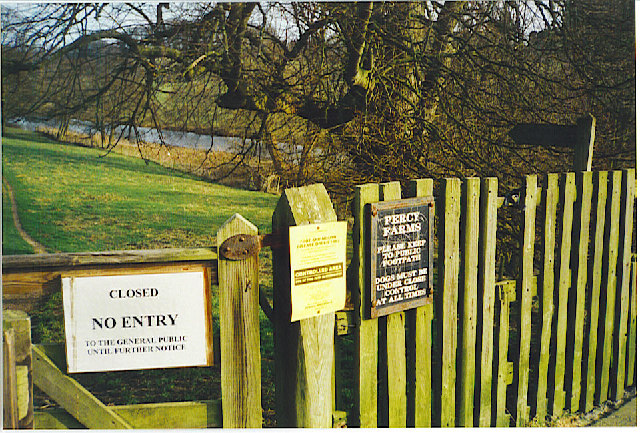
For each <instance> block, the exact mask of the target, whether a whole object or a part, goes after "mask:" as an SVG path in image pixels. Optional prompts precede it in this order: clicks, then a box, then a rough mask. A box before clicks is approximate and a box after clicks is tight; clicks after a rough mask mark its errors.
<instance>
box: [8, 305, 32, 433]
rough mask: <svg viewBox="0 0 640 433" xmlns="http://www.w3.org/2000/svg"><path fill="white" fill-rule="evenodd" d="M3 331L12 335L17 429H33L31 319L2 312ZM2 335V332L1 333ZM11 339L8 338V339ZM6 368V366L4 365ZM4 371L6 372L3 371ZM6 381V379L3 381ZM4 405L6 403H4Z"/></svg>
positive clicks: (24, 314) (14, 313)
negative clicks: (7, 331)
mask: <svg viewBox="0 0 640 433" xmlns="http://www.w3.org/2000/svg"><path fill="white" fill-rule="evenodd" d="M2 328H3V330H11V331H9V334H11V333H13V335H14V347H13V350H11V349H9V350H8V351H7V352H8V353H9V354H11V352H13V356H14V362H15V390H16V400H17V412H18V414H17V419H18V424H17V427H18V428H21V429H32V428H33V375H32V370H31V319H30V318H29V316H28V315H27V314H26V313H24V312H22V311H15V310H4V311H3V312H2ZM3 334H4V332H3ZM10 338H11V337H9V339H10ZM5 367H6V365H5ZM5 371H6V370H5ZM5 380H6V379H5ZM5 404H6V403H5Z"/></svg>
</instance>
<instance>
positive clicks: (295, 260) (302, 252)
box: [289, 221, 347, 322]
mask: <svg viewBox="0 0 640 433" xmlns="http://www.w3.org/2000/svg"><path fill="white" fill-rule="evenodd" d="M289 248H290V250H289V251H290V253H291V321H292V322H295V321H297V320H300V319H307V318H309V317H314V316H319V315H321V314H326V313H331V312H333V311H337V310H340V309H341V308H343V307H344V304H345V302H346V295H347V279H346V270H347V266H346V261H347V223H346V221H338V222H330V223H319V224H308V225H304V226H292V227H289Z"/></svg>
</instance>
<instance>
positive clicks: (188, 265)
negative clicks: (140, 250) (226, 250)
mask: <svg viewBox="0 0 640 433" xmlns="http://www.w3.org/2000/svg"><path fill="white" fill-rule="evenodd" d="M3 264H4V263H3ZM202 267H206V268H208V273H209V274H210V275H211V279H212V282H213V284H217V283H218V276H217V275H218V272H217V270H218V267H217V265H216V262H215V261H208V262H201V261H180V262H167V263H141V264H123V265H116V264H108V265H90V266H80V265H79V266H75V267H72V266H69V267H66V266H65V267H59V268H54V267H52V268H46V270H32V269H27V268H24V269H13V270H7V269H5V268H3V270H2V271H3V273H2V301H3V304H4V306H5V308H14V309H21V310H25V311H27V312H29V311H31V310H32V309H33V308H34V307H35V306H36V305H37V304H38V302H40V301H41V300H42V299H43V298H45V297H47V296H48V295H50V294H51V293H55V292H57V291H60V290H61V283H60V274H62V273H64V274H65V275H85V276H91V275H118V274H122V273H126V274H132V273H137V274H140V273H167V272H188V271H190V270H193V269H202ZM43 269H45V268H43Z"/></svg>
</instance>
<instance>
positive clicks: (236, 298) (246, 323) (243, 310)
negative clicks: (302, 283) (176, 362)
mask: <svg viewBox="0 0 640 433" xmlns="http://www.w3.org/2000/svg"><path fill="white" fill-rule="evenodd" d="M240 234H245V235H257V234H258V228H257V227H256V226H255V225H253V224H252V223H250V222H249V221H247V220H246V219H245V218H243V217H242V216H241V215H239V214H235V215H233V216H232V217H231V218H229V219H228V220H227V221H226V222H225V223H224V224H222V226H221V227H220V229H219V230H218V233H217V244H218V248H219V247H220V245H222V243H223V242H224V241H225V240H227V239H228V238H230V237H232V236H235V235H240ZM218 287H219V289H218V296H219V304H220V346H221V347H220V357H221V359H220V360H221V365H220V376H221V378H220V385H221V391H222V413H223V426H224V427H225V428H227V427H229V428H260V427H262V405H261V404H260V401H261V397H260V396H261V386H260V383H261V381H260V323H259V318H258V313H259V310H260V306H259V303H260V302H259V293H258V291H259V285H258V252H257V251H256V253H255V254H253V255H251V256H250V257H247V258H246V259H245V260H238V261H231V260H226V259H223V258H220V259H219V260H218Z"/></svg>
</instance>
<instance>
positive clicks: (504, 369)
mask: <svg viewBox="0 0 640 433" xmlns="http://www.w3.org/2000/svg"><path fill="white" fill-rule="evenodd" d="M495 287H496V292H497V295H498V296H499V299H500V319H499V320H500V329H499V331H498V377H497V383H496V423H495V426H496V427H509V424H510V421H511V416H510V415H509V413H508V412H507V411H506V408H507V385H510V384H511V382H512V381H513V364H511V363H509V362H508V361H507V354H508V351H509V308H510V307H509V304H510V303H511V302H513V301H515V300H516V281H515V280H513V281H504V282H500V283H498V284H496V286H495Z"/></svg>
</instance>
